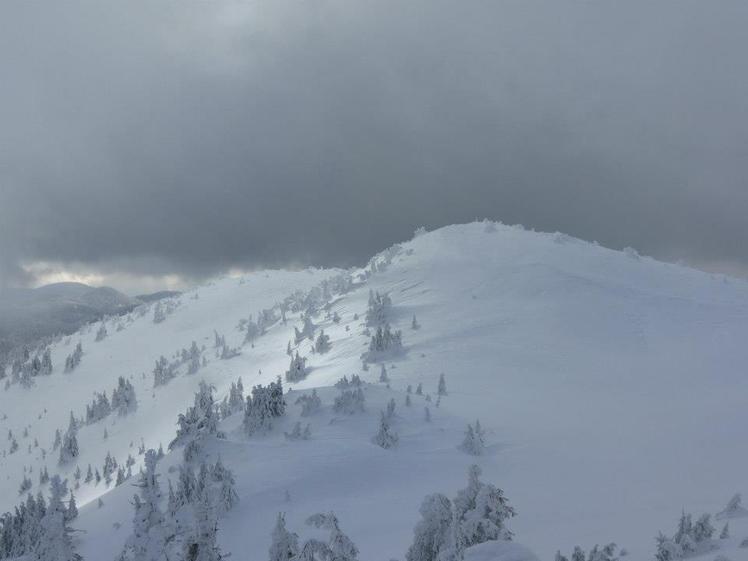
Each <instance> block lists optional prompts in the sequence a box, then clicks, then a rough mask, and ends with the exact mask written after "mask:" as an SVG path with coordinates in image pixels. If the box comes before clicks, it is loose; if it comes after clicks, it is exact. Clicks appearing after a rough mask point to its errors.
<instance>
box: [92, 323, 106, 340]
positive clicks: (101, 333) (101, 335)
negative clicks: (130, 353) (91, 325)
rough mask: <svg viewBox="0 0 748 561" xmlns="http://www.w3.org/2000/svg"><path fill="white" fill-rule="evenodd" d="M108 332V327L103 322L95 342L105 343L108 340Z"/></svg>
mask: <svg viewBox="0 0 748 561" xmlns="http://www.w3.org/2000/svg"><path fill="white" fill-rule="evenodd" d="M106 336H107V331H106V325H105V324H104V322H103V321H102V322H101V325H100V326H99V330H98V331H97V332H96V339H95V341H96V342H97V343H98V342H99V341H103V340H104V339H106Z"/></svg>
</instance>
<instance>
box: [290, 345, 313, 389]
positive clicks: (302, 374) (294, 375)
mask: <svg viewBox="0 0 748 561" xmlns="http://www.w3.org/2000/svg"><path fill="white" fill-rule="evenodd" d="M308 373H309V370H308V369H307V367H306V358H304V357H301V356H299V353H298V352H297V353H296V354H295V355H294V357H293V358H292V359H291V364H290V365H289V367H288V370H287V371H286V381H287V382H300V381H301V380H303V379H304V378H306V377H307V374H308Z"/></svg>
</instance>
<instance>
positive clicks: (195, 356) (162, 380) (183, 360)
mask: <svg viewBox="0 0 748 561" xmlns="http://www.w3.org/2000/svg"><path fill="white" fill-rule="evenodd" d="M219 337H220V336H219V335H218V333H216V339H217V340H218V339H219ZM222 344H223V345H224V347H223V348H222V349H221V352H223V351H225V349H226V348H227V347H226V346H225V343H222ZM204 350H205V349H204V347H203V348H200V347H198V346H197V343H196V342H195V341H192V344H191V345H190V347H189V348H186V349H181V350H180V351H177V352H176V353H175V354H174V360H172V361H169V360H168V359H167V358H166V357H165V356H163V355H161V356H160V357H159V359H158V360H157V361H156V365H155V366H154V368H153V387H154V388H157V387H158V386H163V385H164V384H166V383H168V382H169V381H170V380H171V379H172V378H175V377H176V376H177V374H178V373H179V368H180V367H181V366H182V365H183V364H186V365H187V374H195V373H196V372H197V371H198V370H200V368H203V367H204V366H206V365H207V364H208V361H207V359H206V358H205V356H204V355H203V351H204Z"/></svg>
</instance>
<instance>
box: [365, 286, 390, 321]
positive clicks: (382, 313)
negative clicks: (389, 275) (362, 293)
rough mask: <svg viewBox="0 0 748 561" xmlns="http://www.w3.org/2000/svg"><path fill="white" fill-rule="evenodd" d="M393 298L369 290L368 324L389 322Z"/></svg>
mask: <svg viewBox="0 0 748 561" xmlns="http://www.w3.org/2000/svg"><path fill="white" fill-rule="evenodd" d="M390 308H392V300H391V299H390V297H389V296H388V295H387V294H379V292H373V291H371V290H369V304H368V308H367V310H366V325H368V326H370V327H376V326H381V325H383V324H385V323H386V322H387V319H388V316H389V311H390Z"/></svg>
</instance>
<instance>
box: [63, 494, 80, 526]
mask: <svg viewBox="0 0 748 561" xmlns="http://www.w3.org/2000/svg"><path fill="white" fill-rule="evenodd" d="M76 518H78V505H76V504H75V495H74V494H73V492H72V491H71V492H70V499H69V500H68V507H67V509H66V510H65V520H66V521H67V522H70V521H71V520H75V519H76Z"/></svg>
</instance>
